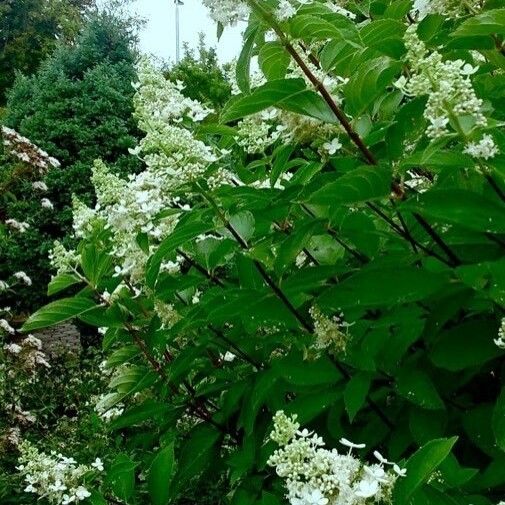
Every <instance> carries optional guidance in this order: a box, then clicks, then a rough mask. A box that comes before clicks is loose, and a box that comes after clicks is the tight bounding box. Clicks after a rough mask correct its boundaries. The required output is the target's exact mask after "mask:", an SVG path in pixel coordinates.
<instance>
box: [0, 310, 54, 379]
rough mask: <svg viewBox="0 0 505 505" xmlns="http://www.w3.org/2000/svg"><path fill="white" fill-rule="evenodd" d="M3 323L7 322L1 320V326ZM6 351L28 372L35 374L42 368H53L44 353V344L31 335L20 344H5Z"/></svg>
mask: <svg viewBox="0 0 505 505" xmlns="http://www.w3.org/2000/svg"><path fill="white" fill-rule="evenodd" d="M2 322H6V321H5V319H0V324H1V323H2ZM7 324H8V323H7ZM4 329H6V328H4ZM11 330H12V331H9V333H11V334H14V333H15V331H14V330H13V328H11ZM4 350H5V351H6V352H7V353H9V354H10V355H11V356H13V357H14V358H15V359H16V362H17V364H18V366H20V367H21V368H23V369H24V370H26V371H28V372H31V373H35V371H36V369H37V368H38V367H40V366H43V367H45V368H51V365H50V364H49V362H48V361H47V356H46V355H45V354H44V353H43V352H42V342H41V341H40V339H38V338H36V337H34V336H33V335H31V334H30V335H28V336H27V337H25V338H24V339H23V340H21V341H20V342H19V343H15V342H12V343H10V344H5V345H4Z"/></svg>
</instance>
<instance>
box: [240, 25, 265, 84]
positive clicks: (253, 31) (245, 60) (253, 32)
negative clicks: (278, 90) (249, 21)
mask: <svg viewBox="0 0 505 505" xmlns="http://www.w3.org/2000/svg"><path fill="white" fill-rule="evenodd" d="M258 31H259V26H258V25H256V26H252V27H251V26H249V27H248V28H247V33H246V35H245V40H244V44H243V46H242V51H241V52H240V55H239V57H238V59H237V66H236V70H235V75H236V79H237V85H238V87H239V89H240V91H242V93H249V92H250V91H251V82H250V80H251V79H250V71H251V57H252V54H253V49H254V42H255V41H256V36H257V35H258Z"/></svg>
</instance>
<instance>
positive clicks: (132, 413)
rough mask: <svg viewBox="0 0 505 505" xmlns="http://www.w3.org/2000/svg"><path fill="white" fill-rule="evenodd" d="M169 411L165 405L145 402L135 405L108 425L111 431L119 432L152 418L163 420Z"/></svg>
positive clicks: (168, 407) (149, 401)
mask: <svg viewBox="0 0 505 505" xmlns="http://www.w3.org/2000/svg"><path fill="white" fill-rule="evenodd" d="M170 410H171V407H170V406H169V405H167V404H166V403H160V402H156V401H152V400H146V401H145V402H144V403H142V404H141V405H137V406H135V407H132V408H131V409H128V410H127V411H126V412H123V413H122V414H121V416H119V417H118V418H117V419H115V420H114V421H112V422H111V423H110V429H111V430H120V429H122V428H128V427H130V426H135V425H137V424H140V423H143V422H145V421H148V420H150V419H153V418H160V417H161V418H163V416H164V415H166V414H167V413H168V412H169V411H170Z"/></svg>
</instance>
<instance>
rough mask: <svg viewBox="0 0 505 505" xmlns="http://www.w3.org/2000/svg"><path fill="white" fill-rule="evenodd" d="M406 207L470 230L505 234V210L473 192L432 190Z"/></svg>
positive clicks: (504, 207)
mask: <svg viewBox="0 0 505 505" xmlns="http://www.w3.org/2000/svg"><path fill="white" fill-rule="evenodd" d="M403 207H404V208H405V209H408V210H415V211H418V212H420V213H422V214H423V215H426V216H429V217H432V218H435V219H438V220H439V221H441V222H445V223H453V224H457V225H458V226H461V227H464V228H468V229H470V230H475V231H478V232H488V233H505V219H504V218H503V217H504V216H505V206H504V205H503V204H499V203H498V202H496V203H495V202H494V201H492V200H490V199H488V198H484V197H483V196H481V195H479V194H477V193H474V192H472V191H467V190H463V189H433V190H430V191H427V192H426V193H424V194H422V195H421V196H419V197H417V198H416V199H411V200H410V201H408V202H407V203H406V204H405V205H404V206H403Z"/></svg>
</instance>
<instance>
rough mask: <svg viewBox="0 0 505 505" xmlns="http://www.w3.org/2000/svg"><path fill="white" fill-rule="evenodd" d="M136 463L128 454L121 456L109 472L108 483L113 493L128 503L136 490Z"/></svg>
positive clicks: (115, 460) (116, 459) (117, 457)
mask: <svg viewBox="0 0 505 505" xmlns="http://www.w3.org/2000/svg"><path fill="white" fill-rule="evenodd" d="M136 466H137V465H136V463H134V462H133V461H132V459H131V458H130V457H129V456H128V455H127V454H119V455H118V456H116V458H115V459H114V461H113V463H112V465H111V467H110V468H109V471H108V472H107V476H106V482H107V483H108V484H109V485H110V487H111V489H112V492H113V493H114V494H115V495H116V496H117V497H118V498H120V499H121V500H124V501H125V502H127V503H128V500H129V499H130V498H131V497H132V495H133V491H134V490H135V468H136Z"/></svg>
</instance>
